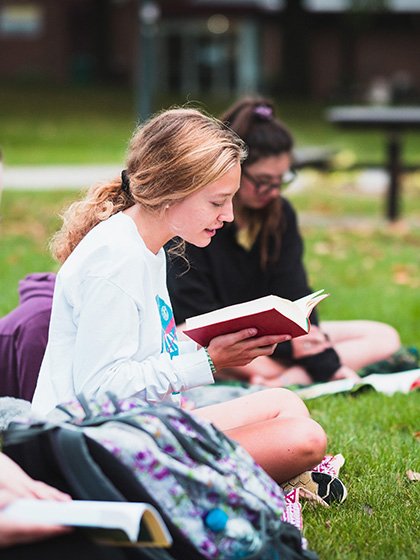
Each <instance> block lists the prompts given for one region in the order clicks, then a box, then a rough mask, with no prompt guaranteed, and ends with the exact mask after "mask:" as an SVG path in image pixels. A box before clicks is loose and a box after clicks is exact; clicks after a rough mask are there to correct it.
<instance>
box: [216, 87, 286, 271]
mask: <svg viewBox="0 0 420 560" xmlns="http://www.w3.org/2000/svg"><path fill="white" fill-rule="evenodd" d="M220 119H221V120H222V121H223V122H224V123H225V124H226V125H227V126H229V127H230V128H231V129H232V130H233V131H234V132H236V134H238V136H240V138H241V139H242V140H243V141H244V142H245V144H246V146H247V149H248V157H247V158H246V160H245V161H244V162H243V164H242V166H243V167H246V166H247V165H251V164H253V163H255V162H256V161H258V160H260V159H262V158H266V157H269V156H273V155H279V154H282V153H291V152H292V149H293V137H292V135H291V133H290V132H289V130H288V129H287V127H286V126H285V125H284V124H283V123H282V122H281V121H280V120H279V119H277V118H276V116H275V107H274V104H273V103H272V102H271V101H270V100H268V99H265V98H263V97H245V98H243V99H240V100H239V101H238V102H237V103H235V104H234V105H232V106H231V107H230V108H229V109H227V111H226V112H225V113H224V114H223V115H221V117H220ZM240 211H241V213H242V214H243V217H244V219H245V220H246V222H247V224H248V225H249V228H250V231H252V230H255V229H256V228H257V227H261V230H260V236H261V245H260V247H261V251H260V263H261V266H262V268H266V267H267V265H268V263H269V262H270V260H275V259H276V258H277V257H278V256H279V254H280V247H281V240H282V235H283V231H284V223H283V221H282V218H283V212H282V199H281V198H276V199H275V200H273V201H272V202H270V204H269V205H268V206H267V207H265V208H263V209H261V210H254V209H251V208H241V209H240ZM271 244H272V245H271Z"/></svg>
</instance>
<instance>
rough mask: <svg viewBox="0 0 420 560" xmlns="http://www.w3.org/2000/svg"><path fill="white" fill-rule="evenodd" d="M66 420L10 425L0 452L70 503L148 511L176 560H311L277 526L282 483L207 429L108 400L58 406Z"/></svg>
mask: <svg viewBox="0 0 420 560" xmlns="http://www.w3.org/2000/svg"><path fill="white" fill-rule="evenodd" d="M58 408H60V409H61V410H62V411H64V412H65V413H66V414H67V415H68V416H69V420H67V421H63V422H59V423H52V422H36V421H35V422H32V423H30V424H29V425H28V424H25V423H19V424H18V423H13V424H12V425H11V426H10V427H9V429H8V430H7V431H6V432H5V434H4V452H5V453H6V454H8V455H9V456H10V457H11V458H12V459H14V460H15V461H16V462H17V463H18V464H20V465H21V466H22V467H23V468H24V470H26V472H28V474H30V475H31V476H32V477H34V478H37V479H40V480H44V481H45V482H48V483H49V484H52V485H54V486H56V487H58V488H60V489H61V490H63V491H66V492H68V493H70V494H71V495H72V496H73V498H75V499H89V500H127V501H141V502H148V503H151V504H152V505H154V506H155V507H156V508H157V509H158V511H159V512H160V514H161V515H162V517H163V519H164V521H165V522H166V524H167V526H168V529H169V531H170V533H171V535H172V537H173V539H174V544H173V546H172V547H171V549H170V550H169V553H170V555H171V556H172V557H173V558H174V559H176V560H185V559H188V560H204V559H207V560H219V559H220V560H222V559H226V560H228V559H236V558H244V559H249V560H250V559H253V558H258V559H261V560H277V559H279V558H282V559H285V560H287V559H290V560H294V559H296V560H298V559H303V558H307V559H314V558H316V555H314V554H313V553H312V552H309V551H306V550H303V548H302V539H301V534H300V532H299V531H298V529H296V528H295V527H293V526H292V525H289V524H288V523H284V522H283V521H282V515H283V513H284V509H285V499H284V493H283V490H282V489H281V487H280V486H278V485H277V484H276V483H275V482H274V480H272V479H271V478H270V477H269V476H268V475H267V473H266V472H265V471H264V470H263V469H262V468H261V467H259V465H257V464H256V463H255V461H254V460H253V459H252V457H251V456H250V455H249V454H248V453H247V452H246V451H245V450H244V449H243V448H242V447H241V446H240V445H238V444H236V443H235V442H233V441H232V440H230V439H229V438H227V437H226V436H225V435H224V434H223V433H222V432H221V431H220V430H218V429H217V428H216V427H215V426H213V425H212V424H211V423H209V422H206V421H203V420H202V419H199V418H197V417H196V416H194V415H193V414H192V413H189V412H187V411H185V410H183V409H181V408H179V407H176V406H174V405H172V404H166V403H162V404H158V405H150V404H148V403H146V402H144V401H142V400H140V399H138V398H126V399H122V400H118V399H117V398H116V397H115V396H114V395H111V394H107V396H106V398H105V397H103V398H101V399H96V400H95V399H93V400H90V401H87V400H86V399H84V398H83V396H79V397H78V400H77V401H74V402H71V403H68V404H66V405H60V406H59V407H58Z"/></svg>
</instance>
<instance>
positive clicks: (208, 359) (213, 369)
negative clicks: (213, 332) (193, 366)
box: [204, 346, 216, 375]
mask: <svg viewBox="0 0 420 560" xmlns="http://www.w3.org/2000/svg"><path fill="white" fill-rule="evenodd" d="M204 352H205V353H206V356H207V361H208V363H209V366H210V370H211V373H212V375H214V374H215V373H216V366H215V365H214V362H213V360H212V359H211V356H210V354H209V351H208V350H207V346H204Z"/></svg>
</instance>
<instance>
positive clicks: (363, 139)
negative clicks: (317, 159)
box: [0, 85, 420, 165]
mask: <svg viewBox="0 0 420 560" xmlns="http://www.w3.org/2000/svg"><path fill="white" fill-rule="evenodd" d="M232 101H233V99H218V100H217V99H205V98H202V99H200V100H197V99H196V98H194V97H182V96H178V97H169V96H162V95H160V96H159V95H156V96H155V98H154V106H153V111H156V110H159V109H161V108H162V107H169V106H171V105H173V104H181V105H182V104H185V103H186V102H191V103H192V104H194V105H200V106H201V107H203V108H204V109H206V110H207V111H209V112H211V113H213V114H219V113H220V112H221V111H222V110H224V109H225V108H226V107H227V106H228V105H229V103H230V102H232ZM275 102H276V104H277V109H278V115H279V117H280V118H282V119H283V120H284V121H285V123H287V125H288V126H289V127H290V129H291V130H292V131H293V134H294V136H295V138H296V143H297V145H298V146H306V145H329V146H332V147H334V148H335V149H336V150H338V152H339V154H338V159H337V161H338V163H340V165H347V164H351V163H354V162H358V163H361V162H374V163H378V164H380V163H382V162H384V161H385V138H384V134H383V133H381V132H378V131H372V132H370V131H369V132H367V131H361V130H356V131H345V130H340V129H337V128H335V127H334V126H332V125H330V124H329V123H327V122H326V120H325V110H326V107H325V106H324V105H322V104H320V103H316V102H311V101H307V100H300V99H298V100H296V99H289V98H284V99H283V98H281V97H276V98H275ZM135 105H136V103H135V96H134V93H133V91H132V90H131V89H130V88H115V87H113V88H111V87H109V86H108V87H105V86H104V87H102V88H101V89H99V88H90V87H75V86H71V87H66V88H60V87H58V86H50V87H40V86H38V87H37V86H25V87H24V86H20V87H19V86H17V85H15V86H13V85H10V86H6V85H2V87H1V89H0V122H1V123H2V130H1V138H0V142H1V145H0V147H1V148H2V150H3V152H4V157H5V161H6V163H7V164H9V165H23V164H25V165H29V164H35V165H37V164H53V163H61V164H64V163H68V164H71V163H113V162H114V163H116V162H120V161H122V159H123V157H124V153H125V147H126V145H127V140H128V138H129V136H130V134H131V132H132V130H133V129H134V127H135V125H136V122H137V117H136V112H135ZM419 152H420V134H419V133H417V134H416V133H408V134H406V135H405V136H404V160H405V161H406V162H407V163H410V164H415V163H417V164H418V163H419V159H418V154H419Z"/></svg>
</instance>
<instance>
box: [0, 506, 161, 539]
mask: <svg viewBox="0 0 420 560" xmlns="http://www.w3.org/2000/svg"><path fill="white" fill-rule="evenodd" d="M2 514H3V515H5V516H7V517H9V518H10V519H14V520H16V521H19V522H28V523H45V524H47V525H67V526H71V527H83V528H84V529H85V530H86V532H87V533H88V534H89V535H90V536H91V537H92V538H93V539H94V540H95V541H99V542H101V543H104V544H110V545H114V546H127V545H130V546H150V547H157V546H159V547H168V546H170V545H171V544H172V537H171V535H170V534H169V531H168V529H167V527H166V525H165V523H164V521H163V519H162V517H161V516H160V514H159V512H158V511H157V510H156V509H155V508H154V507H153V506H151V505H149V504H145V503H140V502H101V501H89V500H73V501H71V502H55V501H51V500H32V499H22V500H16V501H15V502H12V503H11V504H10V505H9V506H7V507H6V508H5V509H4V510H2Z"/></svg>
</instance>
